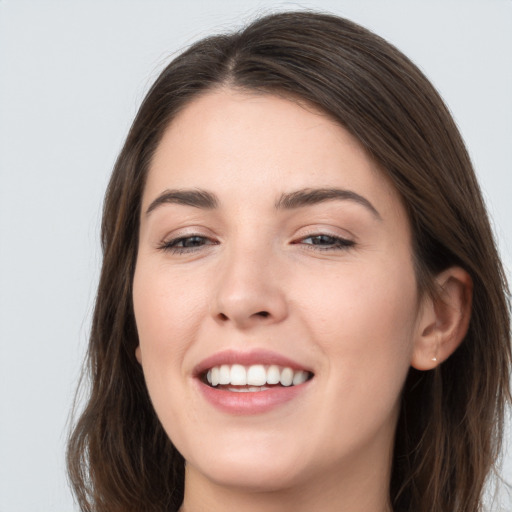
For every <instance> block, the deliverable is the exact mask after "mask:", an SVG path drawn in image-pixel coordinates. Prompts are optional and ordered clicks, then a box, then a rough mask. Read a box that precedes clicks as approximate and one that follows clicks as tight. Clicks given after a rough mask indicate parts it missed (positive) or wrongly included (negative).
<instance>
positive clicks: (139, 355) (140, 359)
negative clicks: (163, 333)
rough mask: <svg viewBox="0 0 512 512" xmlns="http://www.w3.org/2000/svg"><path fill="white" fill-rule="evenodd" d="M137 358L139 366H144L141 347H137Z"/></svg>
mask: <svg viewBox="0 0 512 512" xmlns="http://www.w3.org/2000/svg"><path fill="white" fill-rule="evenodd" d="M135 358H136V359H137V361H138V362H139V364H142V354H141V352H140V345H137V348H136V349H135Z"/></svg>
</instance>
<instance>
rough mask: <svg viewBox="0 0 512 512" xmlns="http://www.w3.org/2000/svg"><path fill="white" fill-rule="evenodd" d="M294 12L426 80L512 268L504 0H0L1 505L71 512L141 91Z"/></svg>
mask: <svg viewBox="0 0 512 512" xmlns="http://www.w3.org/2000/svg"><path fill="white" fill-rule="evenodd" d="M301 7H308V8H314V9H319V10H328V11H331V12H333V13H336V14H339V15H342V16H346V17H348V18H351V19H352V20H354V21H356V22H359V23H360V24H362V25H364V26H366V27H368V28H370V29H372V30H374V31H375V32H377V33H378V34H380V35H382V36H384V37H385V38H387V39H388V40H389V41H391V42H392V43H394V44H395V45H396V46H398V47H399V48H400V49H401V50H403V51H404V52H405V53H406V54H407V55H408V56H409V57H411V58H412V60H413V61H415V62H416V63H417V64H418V65H419V66H420V67H421V69H422V70H423V71H424V72H425V73H426V74H427V76H428V77H429V78H430V79H431V80H432V81H433V83H434V85H435V86H436V87H437V88H438V89H439V90H440V92H441V94H442V96H443V97H444V99H445V100H446V102H447V104H448V106H449V108H450V109H451V111H452V113H453V115H454V117H455V119H456V121H457V123H458V125H459V127H460V129H461V131H462V134H463V136H464V138H465V140H466V143H467V145H468V148H469V152H470V154H471V157H472V159H473V162H474V164H475V167H476V170H477V173H478V176H479V178H480V180H481V184H482V188H483V192H484V195H485V198H486V201H487V204H488V207H489V210H490V213H491V215H492V219H493V224H494V228H495V231H496V234H497V237H498V239H499V245H500V250H501V253H502V256H503V259H504V262H505V264H506V266H507V271H508V272H509V275H510V269H511V268H512V247H511V240H512V238H511V234H512V201H511V199H510V194H511V187H512V177H511V170H512V2H511V1H509V0H479V1H471V0H463V1H462V0H461V1H450V0H444V1H432V0H429V1H427V0H425V1H420V0H416V1H415V0H403V1H390V0H389V1H388V0H379V1H369V0H359V1H356V0H340V1H334V0H332V1H328V0H323V1H322V0H319V1H310V2H302V3H291V2H268V1H256V0H254V1H252V0H222V1H221V0H215V1H206V0H205V1H199V0H187V1H183V0H180V1H176V2H175V1H171V0H168V1H151V0H150V1H148V0H146V1H126V0H124V1H113V0H111V1H105V0H103V1H94V0H87V1H76V0H67V1H60V2H57V1H44V0H42V1H32V2H28V1H20V0H12V1H9V0H0V512H44V511H51V512H53V511H71V510H76V506H75V505H74V504H73V500H72V497H71V493H70V491H69V489H68V486H67V481H66V474H65V465H64V447H65V440H66V436H67V432H68V417H69V412H70V408H71V404H72V400H73V395H74V390H75V387H76V383H77V379H78V376H79V372H80V366H81V362H82V359H83V356H84V352H85V347H86V343H87V336H88V330H89V325H90V316H91V311H92V308H93V303H94V295H95V287H96V284H97V279H98V270H99V266H100V261H101V254H100V249H99V225H100V213H101V204H102V196H103V192H104V189H105V186H106V184H107V180H108V177H109V173H110V171H111V168H112V165H113V162H114V159H115V157H116V155H117V152H118V151H119V149H120V146H121V144H122V141H123V138H124V137H125V135H126V133H127V130H128V128H129V125H130V122H131V120H132V118H133V116H134V114H135V112H136V110H137V107H138V105H139V103H140V101H141V100H142V98H143V96H144V93H145V91H147V89H148V86H149V85H150V83H151V82H152V80H154V79H155V78H156V76H157V74H158V72H159V70H161V69H162V68H163V66H164V65H165V63H167V62H168V61H169V59H170V58H171V56H172V55H173V54H174V53H176V52H177V51H179V50H181V49H183V48H185V47H186V46H187V45H189V44H190V43H191V42H193V41H195V40H197V39H198V38H200V37H202V36H205V35H207V34H210V33H213V32H220V31H225V30H228V29H231V28H235V27H239V26H240V25H241V24H243V23H245V22H247V21H249V20H251V19H253V18H254V17H255V16H256V15H258V14H262V13H268V12H271V11H273V10H278V9H279V10H281V9H295V8H301ZM511 458H512V456H511V455H506V456H505V468H504V476H505V478H506V479H507V480H509V481H510V480H512V462H511ZM502 506H503V505H502ZM499 509H500V510H504V508H499ZM507 509H508V508H507ZM496 510H498V508H496Z"/></svg>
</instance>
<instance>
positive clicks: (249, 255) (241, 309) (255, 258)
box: [212, 248, 288, 330]
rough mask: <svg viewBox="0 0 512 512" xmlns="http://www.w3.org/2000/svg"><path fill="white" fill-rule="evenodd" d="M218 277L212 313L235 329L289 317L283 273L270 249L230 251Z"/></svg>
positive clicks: (221, 321)
mask: <svg viewBox="0 0 512 512" xmlns="http://www.w3.org/2000/svg"><path fill="white" fill-rule="evenodd" d="M230 252H231V254H230V255H229V256H228V257H227V258H226V259H225V260H224V261H223V267H222V269H221V270H220V272H219V274H218V277H217V282H218V285H217V290H216V294H215V297H214V300H213V310H212V313H213V316H214V318H215V320H216V321H217V322H219V323H221V324H231V325H233V326H234V327H236V328H237V329H242V330H245V329H250V328H252V327H256V326H260V325H270V324H275V323H279V322H282V321H283V320H284V319H285V318H286V317H287V316H288V303H287V300H286V290H285V286H284V282H283V273H282V270H283V269H281V268H280V264H279V262H278V261H277V258H273V257H272V256H271V255H270V254H269V253H270V252H271V251H265V250H261V248H259V249H256V250H243V251H236V250H233V251H230Z"/></svg>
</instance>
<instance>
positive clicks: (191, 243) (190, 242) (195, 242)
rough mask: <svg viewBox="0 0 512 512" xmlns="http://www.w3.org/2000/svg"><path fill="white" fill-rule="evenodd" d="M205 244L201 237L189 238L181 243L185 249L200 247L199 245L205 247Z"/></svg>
mask: <svg viewBox="0 0 512 512" xmlns="http://www.w3.org/2000/svg"><path fill="white" fill-rule="evenodd" d="M203 243H204V241H203V237H201V236H189V237H188V238H184V239H183V240H182V241H181V244H182V246H183V247H198V246H199V245H203Z"/></svg>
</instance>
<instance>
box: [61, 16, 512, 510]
mask: <svg viewBox="0 0 512 512" xmlns="http://www.w3.org/2000/svg"><path fill="white" fill-rule="evenodd" d="M225 85H228V86H230V87H234V88H241V89H244V90H252V91H259V92H262V93H271V94H279V95H282V96H285V97H291V98H299V99H301V100H302V101H306V102H309V103H310V104H312V105H314V106H316V107H318V108H319V109H321V110H322V111H324V112H325V113H327V114H328V115H329V116H331V117H332V118H334V119H335V120H336V121H337V122H339V123H340V124H341V125H343V126H344V127H345V128H346V129H348V130H349V131H350V132H351V133H352V134H353V135H354V136H355V137H356V138H357V139H358V140H359V141H360V143H361V144H362V145H363V146H364V147H365V148H366V150H367V152H368V153H369V154H370V155H371V156H372V157H373V158H374V159H375V161H376V162H377V163H378V164H379V167H380V168H382V169H383V171H384V172H385V173H386V174H387V175H388V176H389V178H390V179H391V180H392V182H393V183H394V185H395V187H396V189H397V190H398V191H399V193H400V194H401V197H402V199H403V202H404V204H405V205H406V208H407V211H408V214H409V220H410V223H411V226H412V230H413V251H414V256H415V264H416V274H417V279H418V285H419V288H420V291H422V292H424V293H432V292H433V291H434V287H433V278H434V276H435V275H436V274H438V273H439V272H440V271H442V270H443V269H445V268H447V267H449V266H452V265H459V266H461V267H463V268H464V269H465V270H466V271H467V272H468V273H469V274H470V276H471V278H472V280H473V285H474V296H473V305H472V315H471V322H470V326H469V330H468V333H467V335H466V337H465V339H464V341H463V343H462V345H461V346H460V348H459V349H458V350H457V351H456V352H455V353H454V354H453V355H452V357H451V358H449V359H448V360H447V361H445V362H444V363H443V364H442V365H441V366H439V367H438V368H437V369H436V370H433V371H427V372H420V371H416V370H413V369H411V370H410V373H409V376H408V378H407V381H406V384H405V388H404V392H403V399H402V408H401V414H400V418H399V422H398V425H397V431H396V442H395V451H394V455H393V472H392V480H391V483H390V499H391V503H392V504H393V507H394V509H395V511H408V512H409V511H413V510H414V511H415V512H427V511H428V512H436V511H437V512H476V511H479V510H481V507H482V492H483V488H484V484H485V482H486V479H487V477H488V476H489V474H490V472H491V470H492V468H493V466H494V464H495V462H496V459H497V456H498V453H499V450H500V442H501V437H502V430H503V416H504V408H505V406H506V403H507V401H508V400H509V399H510V390H509V372H510V363H511V351H510V328H509V325H510V324H509V304H508V291H507V286H506V282H505V277H504V273H503V269H502V266H501V263H500V260H499V257H498V254H497V251H496V247H495V243H494V240H493V236H492V232H491V229H490V226H489V222H488V218H487V214H486V210H485V207H484V204H483V201H482V198H481V193H480V190H479V187H478V184H477V181H476V178H475V175H474V172H473V169H472V166H471V162H470V160H469V157H468V154H467V152H466V149H465V147H464V143H463V141H462V139H461V137H460V134H459V132H458V130H457V127H456V126H455V124H454V122H453V120H452V118H451V116H450V114H449V112H448V110H447V109H446V107H445V105H444V104H443V101H442V100H441V98H440V97H439V95H438V94H437V92H436V91H435V90H434V88H433V87H432V85H431V84H430V83H429V82H428V80H427V79H426V78H425V77H424V75H423V74H422V73H421V72H420V71H419V70H418V68H417V67H416V66H415V65H414V64H412V63H411V62H410V61H409V60H408V59H407V58H406V57H405V56H404V55H403V54H401V53H400V52H399V51H398V50H397V49H396V48H394V47H393V46H391V45H390V44H389V43H387V42H386V41H384V40H383V39H381V38H380V37H378V36H376V35H374V34H373V33H371V32H369V31H368V30H366V29H364V28H362V27H360V26H358V25H356V24H354V23H352V22H350V21H347V20H344V19H341V18H338V17H335V16H331V15H326V14H318V13H311V12H288V13H280V14H274V15H270V16H266V17H264V18H261V19H259V20H256V21H255V22H253V23H252V24H250V25H249V26H248V27H246V28H245V29H243V30H241V31H239V32H235V33H232V34H227V35H219V36H215V37H210V38H207V39H204V40H202V41H199V42H198V43H196V44H194V45H193V46H191V47H190V48H189V49H188V50H186V51H185V52H184V53H182V54H181V55H180V56H178V57H177V58H176V59H175V60H173V61H172V62H171V63H170V64H169V65H168V66H167V68H166V69H165V70H164V71H163V72H162V73H161V75H160V76H159V78H158V79H157V80H156V82H155V83H154V85H153V86H152V88H151V89H150V91H149V93H148V94H147V96H146V98H145V100H144V102H143V103H142V106H141V107H140V110H139V112H138V114H137V116H136V118H135V121H134V123H133V125H132V127H131V130H130V132H129V135H128V137H127V140H126V142H125V145H124V147H123V149H122V151H121V153H120V155H119V157H118V160H117V162H116V164H115V168H114V171H113V174H112V177H111V181H110V184H109V186H108V190H107V193H106V198H105V204H104V211H103V223H102V248H103V267H102V272H101V278H100V283H99V289H98V295H97V299H96V307H95V311H94V317H93V324H92V332H91V337H90V344H89V351H88V365H87V375H86V377H87V378H88V379H89V380H90V390H89V397H88V402H87V404H86V406H85V409H84V410H83V412H82V414H81V416H80V418H79V420H78V421H77V423H76V425H75V427H74V430H73V432H72V435H71V437H70V441H69V447H68V466H69V474H70V479H71V482H72V485H73V487H74V491H75V494H76V497H77V499H78V502H79V504H80V507H81V510H83V511H95V512H107V511H108V512H115V511H122V512H129V511H140V510H144V511H155V512H156V511H159V512H162V511H175V510H177V509H178V508H179V506H180V504H181V501H182V499H183V486H184V461H183V458H182V457H181V455H180V454H179V453H178V452H177V450H176V449H175V448H174V446H173V445H172V442H171V441H170V440H169V439H168V437H167V436H166V434H165V432H164V430H163V428H162V426H161V425H160V423H159V421H158V419H157V417H156V415H155V412H154V410H153V407H152V405H151V402H150V399H149V396H148V393H147V390H146V386H145V383H144V378H143V374H142V370H141V368H140V366H139V364H138V363H137V361H136V359H135V348H136V346H137V345H138V339H137V331H136V327H135V321H134V315H133V308H132V280H133V274H134V268H135V261H136V253H137V244H138V239H137V234H138V229H139V214H140V203H141V196H142V192H143V189H144V183H145V178H146V174H147V171H148V166H149V164H150V162H151V158H152V155H153V153H154V150H155V148H156V147H157V145H158V143H159V141H160V139H161V137H162V134H163V132H164V130H165V128H166V127H167V126H168V124H169V123H170V122H171V121H172V120H173V118H174V117H175V116H176V114H177V113H178V112H179V111H180V109H182V108H184V106H186V105H187V104H188V103H190V102H191V101H193V99H194V98H196V97H197V96H198V95H200V94H203V93H205V92H206V91H208V90H212V89H214V88H216V87H219V86H225Z"/></svg>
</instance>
